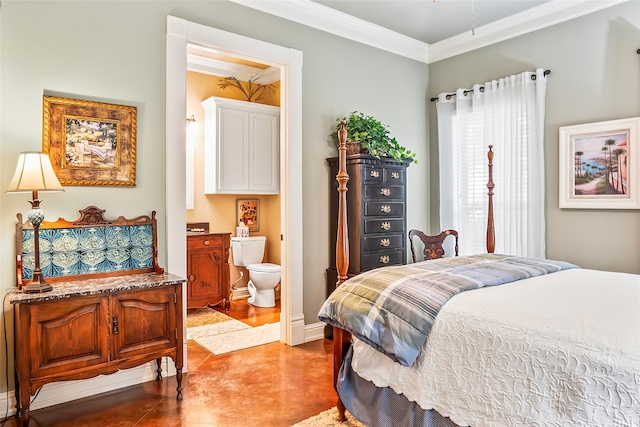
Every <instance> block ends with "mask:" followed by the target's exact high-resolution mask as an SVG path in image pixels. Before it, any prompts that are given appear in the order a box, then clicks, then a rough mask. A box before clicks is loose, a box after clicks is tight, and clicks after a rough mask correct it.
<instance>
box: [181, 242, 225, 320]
mask: <svg viewBox="0 0 640 427" xmlns="http://www.w3.org/2000/svg"><path fill="white" fill-rule="evenodd" d="M230 245H231V233H192V232H188V233H187V308H195V307H206V306H216V305H221V306H223V307H224V308H225V310H227V311H229V307H230V304H231V287H230V279H229V247H230Z"/></svg>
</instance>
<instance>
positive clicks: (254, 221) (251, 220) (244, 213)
mask: <svg viewBox="0 0 640 427" xmlns="http://www.w3.org/2000/svg"><path fill="white" fill-rule="evenodd" d="M236 202H237V208H236V218H237V219H238V221H237V223H238V224H239V223H243V224H244V225H246V226H247V227H249V231H258V230H260V200H259V199H237V200H236Z"/></svg>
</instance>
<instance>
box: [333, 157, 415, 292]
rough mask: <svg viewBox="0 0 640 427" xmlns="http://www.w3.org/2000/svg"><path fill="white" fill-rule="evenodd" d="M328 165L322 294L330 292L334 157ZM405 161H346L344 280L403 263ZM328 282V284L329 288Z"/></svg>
mask: <svg viewBox="0 0 640 427" xmlns="http://www.w3.org/2000/svg"><path fill="white" fill-rule="evenodd" d="M327 162H328V163H329V166H330V186H331V187H330V188H331V190H330V192H331V194H330V200H331V201H330V227H329V228H330V230H329V233H330V237H329V238H330V250H331V259H330V262H331V264H330V267H329V270H332V271H329V270H328V271H327V273H328V274H327V282H328V283H327V290H328V291H329V292H330V291H332V290H333V289H334V288H335V280H334V278H333V277H332V273H333V271H335V268H336V265H335V259H336V257H335V250H336V230H337V227H338V220H337V217H338V182H337V181H336V179H335V178H336V175H337V174H338V166H339V165H338V157H331V158H329V159H327ZM409 164H410V161H405V162H397V161H395V160H393V159H390V158H384V157H383V158H382V159H377V158H375V157H373V156H370V155H368V154H356V155H350V156H347V173H348V174H349V182H347V188H348V191H347V225H348V230H349V270H348V274H349V276H352V275H356V274H359V273H361V272H363V271H367V270H371V269H374V268H378V267H384V266H388V265H401V264H406V259H407V251H406V248H407V244H406V242H407V236H406V235H407V225H406V223H407V220H406V218H407V216H406V172H407V167H408V166H409ZM331 281H333V282H332V283H330V282H331Z"/></svg>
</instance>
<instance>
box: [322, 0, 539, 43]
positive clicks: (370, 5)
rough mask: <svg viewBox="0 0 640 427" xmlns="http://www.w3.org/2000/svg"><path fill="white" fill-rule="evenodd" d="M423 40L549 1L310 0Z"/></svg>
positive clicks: (433, 39) (431, 40) (446, 35)
mask: <svg viewBox="0 0 640 427" xmlns="http://www.w3.org/2000/svg"><path fill="white" fill-rule="evenodd" d="M314 2H315V3H319V4H321V5H323V6H326V7H329V8H331V9H334V10H336V11H339V12H343V13H346V14H348V15H351V16H353V17H355V18H358V19H362V20H363V21H368V22H370V23H372V24H376V25H379V26H381V27H384V28H387V29H389V30H392V31H395V32H397V33H400V34H403V35H405V36H407V37H411V38H413V39H416V40H420V41H421V42H424V43H428V44H431V43H435V42H439V41H441V40H444V39H447V38H449V37H453V36H455V35H458V34H461V33H465V32H469V33H470V32H471V30H472V27H474V26H475V27H481V26H483V25H487V24H490V23H492V22H495V21H498V20H500V19H503V18H507V17H509V16H511V15H514V14H516V13H519V12H523V11H526V10H529V9H531V8H533V7H536V6H540V5H542V4H544V3H547V2H549V0H535V1H532V0H435V1H433V0H395V1H381V0H373V1H372V0H314Z"/></svg>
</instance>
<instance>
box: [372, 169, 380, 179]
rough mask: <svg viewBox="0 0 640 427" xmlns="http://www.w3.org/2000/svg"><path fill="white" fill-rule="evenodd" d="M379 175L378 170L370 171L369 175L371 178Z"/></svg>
mask: <svg viewBox="0 0 640 427" xmlns="http://www.w3.org/2000/svg"><path fill="white" fill-rule="evenodd" d="M379 176H380V172H378V171H371V177H372V178H378V177H379Z"/></svg>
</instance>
